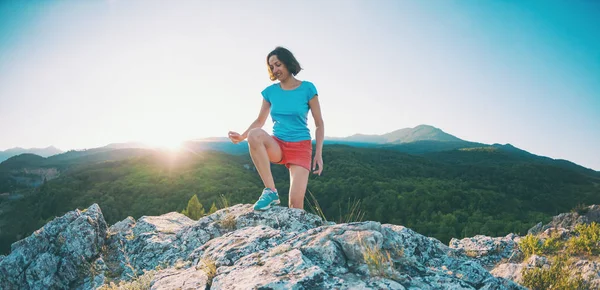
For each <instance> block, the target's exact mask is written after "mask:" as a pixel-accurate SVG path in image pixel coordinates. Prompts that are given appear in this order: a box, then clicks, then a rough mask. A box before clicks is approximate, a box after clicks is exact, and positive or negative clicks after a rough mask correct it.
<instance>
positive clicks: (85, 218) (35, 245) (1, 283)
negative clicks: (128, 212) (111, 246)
mask: <svg viewBox="0 0 600 290" xmlns="http://www.w3.org/2000/svg"><path fill="white" fill-rule="evenodd" d="M106 231H107V225H106V222H105V221H104V217H103V216H102V212H101V211H100V208H99V207H98V205H95V204H94V205H92V206H90V207H89V208H88V209H87V210H85V211H79V210H76V211H72V212H69V213H67V214H65V215H64V216H62V217H58V218H56V219H54V220H53V221H51V222H49V223H48V224H46V225H45V226H44V227H42V228H41V229H39V230H37V231H36V232H34V233H33V234H32V235H31V236H29V237H27V238H25V239H23V240H20V241H18V242H16V243H14V244H13V245H12V247H11V253H10V255H8V256H6V257H4V258H3V259H2V260H1V261H0V288H1V289H68V288H73V287H75V286H76V285H77V284H80V283H81V282H82V281H84V280H85V279H90V277H91V276H93V279H96V280H98V283H100V282H101V281H103V280H104V279H103V276H102V273H98V275H92V274H94V273H93V272H94V265H95V264H101V263H102V260H101V258H102V257H101V255H100V252H101V250H102V248H103V247H104V243H105V241H106Z"/></svg>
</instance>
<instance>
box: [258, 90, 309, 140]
mask: <svg viewBox="0 0 600 290" xmlns="http://www.w3.org/2000/svg"><path fill="white" fill-rule="evenodd" d="M261 93H262V95H263V98H265V100H266V101H267V102H269V103H270V104H271V118H272V119H273V135H274V136H275V137H277V138H279V139H281V140H283V141H287V142H297V141H304V140H310V139H311V138H310V130H309V129H308V124H307V116H308V110H309V109H310V107H309V105H308V101H310V100H311V99H312V98H313V97H314V96H315V95H317V88H315V85H313V84H312V83H311V82H307V81H303V82H302V83H301V84H300V86H298V87H297V88H295V89H293V90H284V89H282V88H281V86H280V85H279V83H276V84H273V85H270V86H268V87H267V88H266V89H264V90H263V91H262V92H261Z"/></svg>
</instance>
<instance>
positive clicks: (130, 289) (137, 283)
mask: <svg viewBox="0 0 600 290" xmlns="http://www.w3.org/2000/svg"><path fill="white" fill-rule="evenodd" d="M155 274H156V271H154V270H152V271H145V272H144V274H143V275H141V276H138V277H136V278H134V279H133V280H132V281H129V282H123V281H121V282H119V284H115V283H114V282H110V284H108V285H103V286H102V287H100V288H98V290H148V289H150V284H151V283H152V280H153V279H154V275H155Z"/></svg>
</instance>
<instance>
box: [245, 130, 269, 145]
mask: <svg viewBox="0 0 600 290" xmlns="http://www.w3.org/2000/svg"><path fill="white" fill-rule="evenodd" d="M266 135H267V132H265V130H263V129H261V128H253V129H250V131H248V143H250V144H256V143H259V142H261V141H262V138H263V137H264V136H266Z"/></svg>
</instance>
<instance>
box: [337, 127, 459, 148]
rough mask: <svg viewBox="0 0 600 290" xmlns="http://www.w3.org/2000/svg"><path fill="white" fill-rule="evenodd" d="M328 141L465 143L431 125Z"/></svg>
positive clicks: (355, 135)
mask: <svg viewBox="0 0 600 290" xmlns="http://www.w3.org/2000/svg"><path fill="white" fill-rule="evenodd" d="M326 139H329V140H338V141H351V142H365V143H379V144H400V143H411V142H417V141H441V142H447V141H452V142H456V141H459V142H466V141H465V140H462V139H460V138H457V137H455V136H453V135H450V134H448V133H446V132H444V131H442V130H441V129H439V128H436V127H434V126H431V125H427V124H421V125H418V126H416V127H414V128H403V129H398V130H395V131H392V132H389V133H385V134H383V135H374V134H373V135H367V134H360V133H358V134H354V135H352V136H349V137H342V138H332V137H328V138H326Z"/></svg>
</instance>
